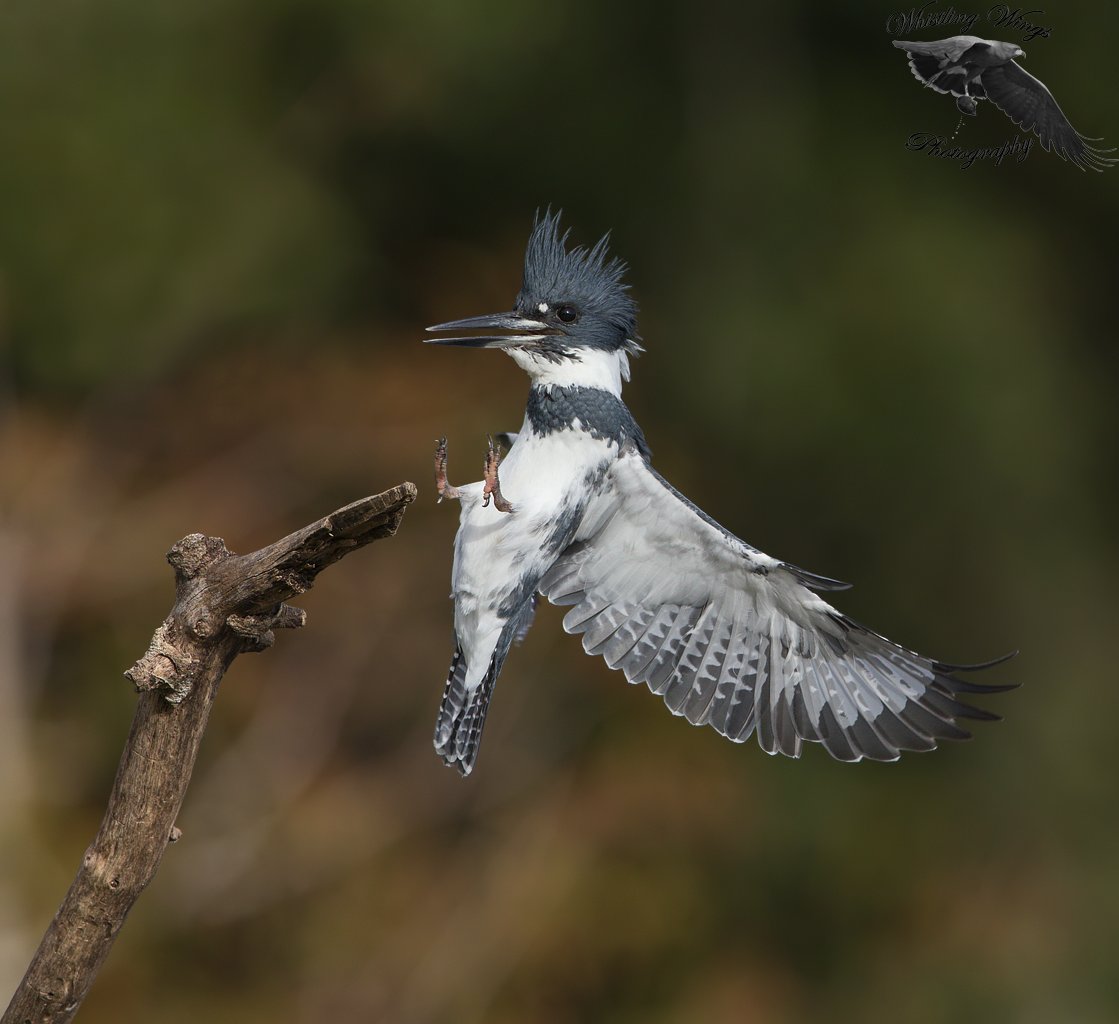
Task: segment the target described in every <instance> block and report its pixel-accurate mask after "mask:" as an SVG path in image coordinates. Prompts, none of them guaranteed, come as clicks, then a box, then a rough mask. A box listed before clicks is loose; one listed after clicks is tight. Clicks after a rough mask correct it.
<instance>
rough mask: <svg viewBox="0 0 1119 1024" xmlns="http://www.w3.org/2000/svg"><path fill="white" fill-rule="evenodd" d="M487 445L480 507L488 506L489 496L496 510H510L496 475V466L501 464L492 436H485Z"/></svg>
mask: <svg viewBox="0 0 1119 1024" xmlns="http://www.w3.org/2000/svg"><path fill="white" fill-rule="evenodd" d="M486 441H487V444H488V445H489V447H488V450H487V451H486V469H485V478H484V479H485V485H484V486H483V488H482V507H483V508H488V507H489V504H490V498H491V497H492V498H493V507H494V508H496V509H497V510H498V512H512V511H513V506H512V504H510V503H509V502H508V501H506V500H505V497H504V496H503V495H502V493H501V480H500V478H499V477H498V475H497V467H498V466H499V465H500V464H501V456H500V455H499V454H498V451H497V446H496V445H495V444H494V442H493V438H492V437H487V438H486Z"/></svg>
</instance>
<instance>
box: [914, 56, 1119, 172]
mask: <svg viewBox="0 0 1119 1024" xmlns="http://www.w3.org/2000/svg"><path fill="white" fill-rule="evenodd" d="M893 43H894V46H896V47H897V48H898V49H899V50H905V51H906V52H907V53H908V54H909V68H910V70H911V71H912V72H913V76H914V78H916V79H917V80H918V81H919V82H920V83H921V84H922V85H925V86H927V87H928V88H930V89H935V90H936V91H937V92H939V93H944V94H946V95H951V96H955V97H956V107H957V109H958V110H959V111H960V113H961V114H968V115H970V116H972V117H974V116H976V111H977V102H976V101H977V100H990V101H991V102H992V103H993V104H994V105H995V106H996V107H998V108H999V110H1001V111H1002V112H1003V113H1004V114H1006V116H1007V117H1009V118H1010V120H1011V121H1012V122H1014V124H1016V125H1017V126H1018V127H1019V128H1021V129H1022V130H1023V131H1025V132H1027V133H1029V132H1033V134H1034V135H1036V136H1037V137H1038V138H1039V139H1040V140H1041V145H1042V148H1043V149H1044V150H1045V151H1046V152H1054V153H1056V154H1057V156H1059V157H1060V158H1061V159H1062V160H1067V161H1069V162H1071V163H1072V164H1074V165H1075V166H1077V167H1079V168H1080V169H1081V170H1082V171H1083V170H1087V169H1091V170H1094V171H1102V170H1104V169H1105V168H1107V167H1110V166H1111V165H1112V164H1114V163H1115V162H1116V158H1115V157H1109V156H1107V155H1106V154H1108V153H1113V152H1115V150H1114V149H1113V148H1112V149H1097V148H1096V147H1095V146H1092V145H1091V143H1093V142H1099V141H1100V139H1090V138H1088V137H1087V136H1085V135H1081V134H1080V132H1078V131H1077V130H1076V129H1075V128H1073V126H1072V124H1071V123H1070V122H1069V119H1068V118H1067V117H1065V114H1064V111H1062V110H1061V108H1060V106H1058V104H1057V101H1056V100H1055V99H1054V98H1053V94H1052V93H1051V92H1050V91H1049V90H1048V89H1047V88H1046V86H1045V83H1044V82H1041V81H1040V80H1038V79H1037V78H1034V76H1033V75H1031V74H1030V73H1029V72H1028V71H1027V70H1026V69H1025V68H1023V67H1022V66H1021V65H1020V64H1019V63H1018V61H1017V58H1019V57H1025V56H1026V53H1025V51H1024V50H1023V49H1022V48H1021V47H1020V46H1018V45H1016V44H1015V43H1007V42H1003V41H1001V40H998V39H980V38H979V36H951V37H950V38H948V39H937V40H935V41H934V42H928V43H921V42H912V41H910V40H905V39H895V40H894V41H893Z"/></svg>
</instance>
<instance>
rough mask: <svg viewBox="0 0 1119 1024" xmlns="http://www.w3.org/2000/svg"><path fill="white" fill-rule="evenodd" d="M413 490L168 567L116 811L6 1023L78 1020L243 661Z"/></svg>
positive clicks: (200, 551) (142, 668)
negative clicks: (240, 551) (165, 611)
mask: <svg viewBox="0 0 1119 1024" xmlns="http://www.w3.org/2000/svg"><path fill="white" fill-rule="evenodd" d="M415 497H416V488H415V485H414V484H410V483H405V484H401V485H399V486H398V487H394V488H392V489H391V490H388V491H385V492H384V493H383V494H377V495H374V496H372V497H368V498H362V499H361V500H360V501H355V502H354V503H353V504H352V505H347V506H346V507H345V508H341V509H339V510H338V511H336V512H333V513H331V514H330V515H329V516H327V517H326V518H324V519H320V520H319V521H318V522H316V523H312V524H311V525H310V526H305V527H304V528H303V529H302V530H298V531H296V532H295V533H293V534H290V535H289V536H287V537H285V538H284V539H283V540H280V541H277V542H276V543H275V544H271V545H269V546H268V547H266V548H261V549H260V550H259V551H254V552H253V553H252V554H248V555H236V554H233V553H232V552H230V551H229V550H228V549H227V548H226V546H225V543H224V542H223V541H222V540H221V539H220V538H218V537H204V536H203V535H202V534H198V533H194V534H191V535H190V536H189V537H184V538H183V539H182V540H181V541H179V542H178V543H177V544H176V545H175V546H174V547H173V548H172V549H171V550H170V551H169V552H168V554H167V560H168V561H169V562H170V563H171V565H172V567H173V568H174V570H175V583H176V600H175V606H174V608H172V610H171V614H170V615H168V616H167V618H166V619H165V620H164V621H163V623H162V625H160V627H159V628H158V629H157V630H156V631H155V635H154V636H153V637H152V641H151V645H150V646H149V648H148V650H147V652H146V653H145V654H144V656H143V657H142V658H140V660H139V661H137V662H136V664H135V665H133V666H132V667H131V668H130V669H129V670H128V671H127V672H126V673H125V675H126V676H127V677H128V679H130V680H131V681H132V682H133V683H134V684H135V686H136V689H137V690H138V691H139V693H140V698H139V704H138V706H137V708H136V713H135V715H134V717H133V719H132V729H131V730H130V732H129V735H128V740H127V742H126V743H125V747H124V753H123V754H122V755H121V760H120V766H119V767H118V769H117V776H116V780H115V782H114V783H113V791H112V794H111V796H110V797H109V806H108V808H107V809H106V811H105V816H104V818H103V819H102V822H101V828H100V830H99V831H98V833H97V837H96V838H95V839H94V840H93V843H92V844H91V845H90V847H89V849H88V850H86V853H85V856H84V857H83V858H82V863H81V867H80V868H79V869H78V875H77V877H76V878H75V879H74V882H73V884H72V885H71V886H70V890H69V891H68V892H67V893H66V897H65V899H63V901H62V905H61V906H60V907H59V908H58V911H57V913H56V914H55V916H54V920H53V921H52V922H51V924H50V927H49V928H48V929H47V932H46V934H45V935H44V936H43V941H42V942H41V943H40V945H39V949H38V950H37V952H36V953H35V957H34V959H33V960H32V961H31V965H30V966H29V967H28V968H27V973H26V974H25V975H24V977H23V981H22V982H21V983H20V986H19V988H18V989H17V990H16V993H15V995H14V996H13V998H12V1002H11V1004H10V1005H9V1006H8V1009H7V1011H6V1012H5V1014H4V1016H3V1017H2V1018H0V1024H41V1022H52V1024H53V1022H62V1021H69V1020H71V1019H72V1018H73V1016H74V1014H75V1013H76V1012H77V1010H78V1007H79V1006H80V1005H81V1003H82V1000H83V999H84V998H85V996H86V994H87V993H88V992H89V989H90V986H91V985H92V984H93V980H94V978H95V977H96V975H97V972H98V971H99V970H100V968H101V965H102V964H103V963H104V961H105V957H106V956H107V955H108V953H109V949H110V947H111V946H112V944H113V940H114V939H115V938H116V936H117V933H118V932H119V931H120V929H121V927H122V926H123V924H124V920H125V917H126V916H127V915H128V912H129V910H131V909H132V905H133V904H134V903H135V902H136V900H137V899H138V898H139V896H140V893H141V892H143V891H144V888H145V886H147V884H148V883H149V882H150V881H151V880H152V878H153V877H154V876H155V873H156V870H157V869H158V868H159V862H160V860H161V859H162V857H163V851H164V850H165V849H166V848H167V844H168V843H171V842H175V840H177V839H178V838H179V837H180V835H181V833H180V832H179V830H178V829H177V828H176V827H175V818H176V817H177V815H178V813H179V808H180V806H181V805H182V802H183V797H184V796H185V794H186V790H187V786H188V785H189V784H190V776H191V772H192V771H193V769H194V761H195V758H196V757H197V755H198V747H199V745H200V743H201V741H202V734H203V732H204V731H205V729H206V722H207V720H208V719H209V715H210V708H211V707H212V705H213V702H214V698H215V697H216V695H217V690H218V684H219V683H220V682H221V678H222V676H223V675H224V674H225V671H226V669H227V668H229V666H230V664H231V663H232V662H233V659H234V658H236V657H237V655H238V654H241V653H242V652H244V651H261V650H264V649H265V648H267V647H269V646H271V645H272V643H273V641H274V639H275V635H274V633H273V631H274V630H276V629H291V628H297V627H299V626H302V625H303V623H304V621H305V619H306V616H305V615H304V613H303V612H302V611H301V610H300V609H298V608H292V607H290V606H289V605H286V604H284V603H283V602H284V601H286V600H287V599H288V598H291V597H294V596H295V595H296V594H302V593H304V592H306V591H307V590H309V589H310V588H311V586H312V584H313V583H314V581H315V577H316V576H317V575H318V574H319V573H320V572H321V571H322V570H323V569H325V568H326V567H327V566H328V565H330V564H331V563H333V562H336V561H338V559H340V558H343V557H345V556H346V555H348V554H349V553H350V552H351V551H355V550H356V549H357V548H359V547H362V546H364V545H365V544H368V543H369V542H370V541H374V540H378V539H380V538H381V537H389V536H392V534H394V533H395V532H396V529H397V527H398V526H399V524H400V520H401V518H402V517H403V515H404V510H405V509H406V508H407V506H408V505H409V504H410V503H411V502H412V501H413V500H414V499H415Z"/></svg>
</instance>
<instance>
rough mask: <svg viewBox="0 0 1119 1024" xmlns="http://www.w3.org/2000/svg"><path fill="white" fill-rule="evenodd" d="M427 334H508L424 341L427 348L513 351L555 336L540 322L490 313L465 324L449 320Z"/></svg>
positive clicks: (463, 321) (551, 329) (517, 314)
mask: <svg viewBox="0 0 1119 1024" xmlns="http://www.w3.org/2000/svg"><path fill="white" fill-rule="evenodd" d="M427 329H428V330H429V331H493V330H498V331H508V332H509V333H508V334H475V335H472V336H468V337H454V338H424V342H425V343H426V344H428V345H461V346H463V347H465V348H514V347H516V346H518V345H531V344H533V343H534V342H537V341H543V340H544V339H545V338H547V337H549V336H550V335H553V334H558V333H559V332H558V331H557V330H556V329H555V328H553V327H550V326H549V325H548V324H546V323H544V322H543V321H542V320H529V319H527V318H525V317H523V316H521V315H520V314H519V313H490V314H487V315H486V316H470V317H467V318H466V319H465V320H449V321H447V323H445V324H436V325H435V326H434V327H429V328H427Z"/></svg>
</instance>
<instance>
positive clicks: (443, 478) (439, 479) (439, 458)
mask: <svg viewBox="0 0 1119 1024" xmlns="http://www.w3.org/2000/svg"><path fill="white" fill-rule="evenodd" d="M435 489H436V490H437V491H438V492H439V497H438V498H436V499H435V501H436V504H438V503H439V502H441V501H442V500H443V499H444V498H457V497H459V494H460V491H459V489H458V488H457V487H455V485H454V484H450V483H447V439H446V438H445V437H441V438H439V440H438V441H436V442H435Z"/></svg>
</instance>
